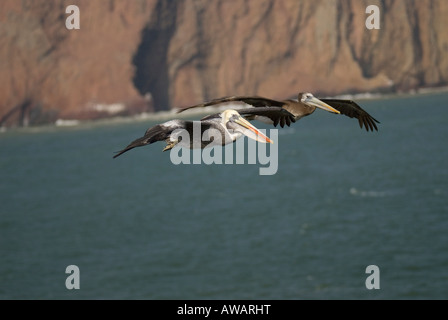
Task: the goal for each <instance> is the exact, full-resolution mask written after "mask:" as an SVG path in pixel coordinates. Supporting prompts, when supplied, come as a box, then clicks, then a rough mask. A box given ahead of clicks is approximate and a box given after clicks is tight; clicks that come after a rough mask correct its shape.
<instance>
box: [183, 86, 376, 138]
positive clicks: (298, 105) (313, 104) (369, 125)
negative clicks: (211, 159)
mask: <svg viewBox="0 0 448 320" xmlns="http://www.w3.org/2000/svg"><path fill="white" fill-rule="evenodd" d="M229 103H233V104H235V103H239V104H241V103H243V104H244V105H245V106H246V107H247V105H250V106H252V107H256V109H258V108H262V109H266V108H272V107H275V108H277V109H276V110H278V109H279V108H280V109H284V110H286V111H288V112H289V113H291V114H292V115H293V116H294V120H299V119H301V118H303V117H305V116H308V115H310V114H312V113H313V112H314V111H315V110H316V108H320V109H323V110H326V111H329V112H332V113H338V114H343V115H346V116H348V117H350V118H357V119H358V121H359V126H360V127H361V128H362V127H363V126H364V127H365V128H366V130H367V131H369V129H370V130H372V131H373V130H374V129H375V130H377V131H378V128H377V126H376V124H375V122H376V123H379V121H378V120H376V119H375V118H373V117H372V116H371V115H370V114H368V113H367V112H366V111H365V110H364V109H362V108H361V107H360V106H359V105H358V104H357V103H356V102H354V101H352V100H342V99H317V98H315V97H314V96H313V95H312V94H311V93H303V92H302V93H299V96H298V100H283V101H278V100H272V99H267V98H263V97H258V96H253V97H248V96H232V97H224V98H219V99H215V100H212V101H209V102H206V103H201V104H198V105H194V106H191V107H187V108H184V109H181V110H179V111H178V112H183V111H185V110H188V109H192V108H200V107H208V106H220V105H223V104H229ZM252 109H253V108H252ZM244 110H246V109H244ZM238 111H239V112H240V113H241V112H242V111H241V110H238ZM241 114H243V113H241ZM245 118H246V119H248V120H252V119H258V120H261V121H264V122H266V121H265V120H266V117H264V115H263V114H261V113H257V112H252V113H251V114H249V115H246V116H245ZM293 122H295V121H293ZM270 123H273V124H274V126H277V124H278V122H275V121H272V118H271V121H270ZM285 123H286V124H287V125H288V126H289V125H290V123H289V122H280V125H281V127H283V126H284V124H285Z"/></svg>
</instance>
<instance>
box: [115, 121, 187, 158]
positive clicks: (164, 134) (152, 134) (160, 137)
mask: <svg viewBox="0 0 448 320" xmlns="http://www.w3.org/2000/svg"><path fill="white" fill-rule="evenodd" d="M191 123H192V122H191V121H184V120H170V121H167V122H164V123H161V124H157V125H155V126H153V127H151V128H149V129H148V130H146V132H145V134H144V135H143V137H141V138H138V139H136V140H134V141H132V142H131V143H130V144H129V145H128V146H127V147H126V148H124V149H123V150H121V151H118V152H117V154H116V155H114V158H116V157H118V156H120V155H122V154H123V153H125V152H127V151H129V150H131V149H134V148H135V147H142V146H146V145H148V144H151V143H154V142H157V141H164V140H166V139H168V138H169V136H170V134H171V133H172V132H173V131H174V130H176V129H182V128H184V129H188V128H189V127H190V126H192V124H191Z"/></svg>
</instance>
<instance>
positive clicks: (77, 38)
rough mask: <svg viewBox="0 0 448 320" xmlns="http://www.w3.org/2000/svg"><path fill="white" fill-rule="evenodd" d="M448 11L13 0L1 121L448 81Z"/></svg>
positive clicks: (407, 0)
mask: <svg viewBox="0 0 448 320" xmlns="http://www.w3.org/2000/svg"><path fill="white" fill-rule="evenodd" d="M72 4H74V5H76V6H78V7H79V10H80V19H79V20H80V29H79V30H69V29H67V28H66V27H65V22H66V19H67V18H68V17H69V16H70V14H69V13H66V11H65V10H66V8H67V6H69V5H72ZM371 4H374V5H377V6H378V8H379V10H380V11H379V12H380V29H372V30H370V29H368V28H366V25H365V22H366V19H367V18H368V17H369V14H368V13H366V7H367V6H368V5H371ZM447 16H448V2H447V1H445V0H420V1H413V0H381V1H380V0H377V1H374V0H361V1H360V0H339V1H338V0H320V1H319V0H303V1H298V0H181V1H174V0H173V1H169V0H147V1H145V0H130V1H123V0H95V1H91V0H71V1H65V0H51V1H45V0H23V1H16V0H6V1H2V2H0V70H1V72H0V78H1V84H2V85H1V86H0V124H2V125H14V124H18V123H20V124H27V123H42V122H48V121H54V120H55V119H57V118H89V119H90V118H97V117H105V116H114V115H125V114H131V113H137V112H143V111H153V110H165V109H169V108H174V107H182V106H187V105H189V104H194V103H198V102H201V101H203V100H207V99H213V98H217V97H221V96H225V95H234V94H240V95H249V94H250V95H252V94H257V95H262V96H267V97H272V98H279V99H283V98H288V97H291V96H295V95H296V93H297V92H298V91H311V92H314V93H318V94H324V95H334V94H340V93H347V92H365V91H395V90H409V89H413V88H419V87H431V86H440V85H446V84H447V82H448V55H447V53H448V32H447V30H448V28H447V23H446V22H445V20H446V17H447Z"/></svg>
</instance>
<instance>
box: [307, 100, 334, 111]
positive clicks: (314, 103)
mask: <svg viewBox="0 0 448 320" xmlns="http://www.w3.org/2000/svg"><path fill="white" fill-rule="evenodd" d="M305 102H306V103H308V104H310V105H312V106H315V107H318V108H320V109H323V110H325V111H329V112H333V113H341V112H340V111H339V110H336V109H335V108H333V107H332V106H330V105H329V104H326V103H325V102H323V101H320V100H319V99H317V98H316V97H312V98H308V99H306V100H305Z"/></svg>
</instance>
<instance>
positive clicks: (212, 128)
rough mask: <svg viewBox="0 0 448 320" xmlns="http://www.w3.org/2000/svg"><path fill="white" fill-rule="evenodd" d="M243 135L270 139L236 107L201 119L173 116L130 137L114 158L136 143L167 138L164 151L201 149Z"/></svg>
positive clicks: (261, 140)
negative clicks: (136, 135)
mask: <svg viewBox="0 0 448 320" xmlns="http://www.w3.org/2000/svg"><path fill="white" fill-rule="evenodd" d="M243 135H245V136H247V137H248V138H251V139H254V140H256V141H259V142H263V143H273V142H272V140H271V139H269V138H268V137H266V136H265V135H264V134H263V133H262V132H260V131H259V130H258V129H257V128H256V127H254V126H253V125H252V124H250V122H248V121H247V120H246V119H244V118H243V117H242V116H241V115H240V114H239V113H238V112H237V111H235V110H232V109H229V110H225V111H223V112H221V113H217V114H213V115H209V116H207V117H204V118H202V119H201V120H200V121H188V120H179V119H176V120H170V121H167V122H164V123H161V124H157V125H155V126H153V127H151V128H149V129H148V130H146V132H145V134H144V135H143V137H141V138H138V139H136V140H134V141H132V142H131V143H130V144H129V145H128V146H127V147H126V148H124V149H123V150H121V151H119V152H118V153H117V154H116V155H114V158H116V157H118V156H120V155H122V154H123V153H125V152H127V151H129V150H131V149H133V148H135V147H142V146H145V145H148V144H152V143H154V142H157V141H165V142H166V147H165V148H164V149H163V151H167V150H170V149H172V148H173V147H174V146H176V145H179V146H181V147H187V148H190V149H194V148H201V149H203V148H206V147H211V146H216V145H220V146H223V145H226V144H229V143H233V142H235V141H236V140H237V139H239V138H240V137H241V136H243Z"/></svg>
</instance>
